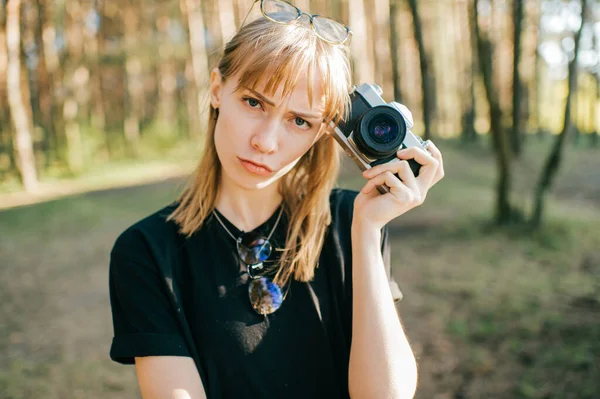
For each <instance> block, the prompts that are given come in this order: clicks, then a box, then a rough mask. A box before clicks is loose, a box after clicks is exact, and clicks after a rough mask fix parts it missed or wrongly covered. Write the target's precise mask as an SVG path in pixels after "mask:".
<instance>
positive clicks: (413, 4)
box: [408, 0, 435, 140]
mask: <svg viewBox="0 0 600 399" xmlns="http://www.w3.org/2000/svg"><path fill="white" fill-rule="evenodd" d="M408 4H409V6H410V11H411V14H412V17H413V30H414V34H415V40H416V42H417V46H418V47H419V64H420V66H421V91H422V93H423V124H424V125H425V134H424V139H425V140H428V139H430V138H431V122H432V114H433V112H434V107H435V83H434V80H433V76H432V74H431V66H430V61H429V55H428V54H427V50H425V43H424V41H423V27H422V25H421V17H420V15H419V9H418V6H417V0H408Z"/></svg>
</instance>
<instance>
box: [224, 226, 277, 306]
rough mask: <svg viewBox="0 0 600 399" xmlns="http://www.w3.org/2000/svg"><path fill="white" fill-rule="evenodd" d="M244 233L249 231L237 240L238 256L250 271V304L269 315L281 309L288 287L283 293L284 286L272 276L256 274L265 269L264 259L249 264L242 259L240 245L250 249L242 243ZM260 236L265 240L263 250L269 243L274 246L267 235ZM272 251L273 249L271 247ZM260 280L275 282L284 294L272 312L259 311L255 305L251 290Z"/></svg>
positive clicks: (247, 270)
mask: <svg viewBox="0 0 600 399" xmlns="http://www.w3.org/2000/svg"><path fill="white" fill-rule="evenodd" d="M244 234H247V233H242V235H240V236H239V237H238V239H237V240H236V249H237V253H238V258H239V259H240V261H242V262H243V263H244V264H245V265H246V272H247V273H248V277H249V278H250V281H249V282H248V297H249V299H250V304H251V305H252V309H254V311H255V312H256V313H258V314H260V315H262V316H267V315H269V314H273V313H275V312H276V311H277V310H278V309H279V307H280V306H281V304H282V303H283V300H284V299H285V297H286V296H287V293H288V290H287V289H286V290H285V293H283V287H280V286H279V284H277V283H275V281H273V280H272V279H271V278H270V277H267V276H263V275H256V274H254V272H255V271H261V270H263V269H264V265H263V262H264V261H263V262H259V263H254V264H249V263H248V262H246V261H245V260H244V259H242V254H241V253H240V247H241V246H242V247H245V248H246V250H248V249H249V248H248V247H247V246H245V245H243V244H242V237H243V236H244ZM260 238H263V239H264V242H263V243H262V245H261V250H262V247H265V246H267V245H269V246H270V247H271V248H272V245H271V243H270V241H269V239H268V238H267V237H265V236H262V237H260ZM271 251H272V249H271ZM259 280H263V281H267V283H265V284H269V283H270V284H273V285H274V286H275V287H277V289H278V291H279V293H280V294H281V295H282V297H281V302H280V303H279V306H277V308H275V309H274V310H273V311H272V312H268V313H267V312H265V313H263V312H261V311H259V309H257V308H256V307H255V306H254V302H253V300H252V293H251V292H252V287H253V285H254V284H255V282H256V283H258V281H259ZM271 299H273V298H271ZM263 307H264V305H261V306H259V308H261V309H262V308H263Z"/></svg>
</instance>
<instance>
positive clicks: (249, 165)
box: [238, 157, 273, 176]
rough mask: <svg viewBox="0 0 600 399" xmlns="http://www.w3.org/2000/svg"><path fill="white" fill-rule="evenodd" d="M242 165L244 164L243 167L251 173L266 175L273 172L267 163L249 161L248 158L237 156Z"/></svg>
mask: <svg viewBox="0 0 600 399" xmlns="http://www.w3.org/2000/svg"><path fill="white" fill-rule="evenodd" d="M238 159H239V160H240V162H241V164H242V166H244V168H246V170H248V171H249V172H251V173H253V174H257V175H262V176H267V175H270V174H272V173H273V170H272V169H271V168H269V167H268V166H267V165H264V164H261V163H258V162H253V161H250V160H248V159H244V158H239V157H238Z"/></svg>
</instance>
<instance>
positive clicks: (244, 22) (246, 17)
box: [240, 0, 261, 27]
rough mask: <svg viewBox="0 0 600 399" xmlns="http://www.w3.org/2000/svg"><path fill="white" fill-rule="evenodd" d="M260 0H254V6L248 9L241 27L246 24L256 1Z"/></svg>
mask: <svg viewBox="0 0 600 399" xmlns="http://www.w3.org/2000/svg"><path fill="white" fill-rule="evenodd" d="M259 1H261V0H254V2H253V3H252V6H251V7H250V9H249V10H248V12H247V13H246V16H245V17H244V20H243V21H242V24H241V25H240V27H242V26H244V25H245V24H246V20H247V19H248V16H249V15H250V12H251V11H252V9H253V8H254V5H255V4H256V3H258V2H259Z"/></svg>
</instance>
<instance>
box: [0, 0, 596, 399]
mask: <svg viewBox="0 0 600 399" xmlns="http://www.w3.org/2000/svg"><path fill="white" fill-rule="evenodd" d="M295 4H296V5H297V6H298V7H300V8H301V9H302V10H304V11H310V12H311V13H313V14H314V13H319V14H322V15H326V16H330V17H332V18H334V19H337V20H339V21H342V22H344V23H345V24H347V25H348V26H349V27H350V28H351V29H352V30H353V32H354V36H353V38H352V41H351V43H350V46H351V50H352V55H353V64H354V79H355V82H356V83H362V82H375V83H378V84H379V85H380V86H381V87H382V88H383V92H384V93H383V96H384V98H385V99H386V100H387V101H391V100H396V101H399V102H402V103H404V104H406V105H407V106H408V107H409V108H410V109H411V110H412V112H413V115H414V119H415V127H414V131H415V133H417V134H420V135H422V136H423V137H427V138H431V139H432V140H434V141H435V142H436V144H437V145H438V146H439V147H440V149H441V150H442V152H443V154H444V160H445V168H446V178H445V179H444V180H443V181H442V182H440V183H439V184H438V185H437V186H436V187H435V188H434V189H432V190H431V192H430V193H429V195H428V198H427V201H426V203H425V204H424V205H423V206H421V207H419V208H417V209H415V210H413V211H411V212H409V213H407V214H406V215H403V216H401V217H400V218H398V219H397V220H395V221H393V222H391V224H390V227H391V232H392V239H393V243H392V248H393V268H394V270H393V273H394V275H395V277H396V280H397V281H398V282H399V284H400V286H401V289H402V291H403V293H404V295H405V298H404V299H403V301H402V302H401V303H400V305H399V309H400V312H401V315H402V320H403V323H404V326H405V329H406V331H407V334H408V336H409V339H410V341H411V343H412V345H413V348H414V350H415V353H416V355H417V357H418V363H419V367H420V384H419V390H418V394H417V397H418V398H424V399H429V398H440V399H462V398H557V399H558V398H560V399H565V398H578V399H592V398H596V399H597V398H600V136H599V135H600V132H599V131H598V130H599V126H600V118H599V117H600V63H599V58H600V47H599V46H600V44H599V41H600V3H599V2H598V0H587V1H586V0H577V1H563V0H511V1H504V0H425V1H423V0H421V1H418V0H348V1H343V0H320V1H309V0H297V1H295ZM251 6H252V0H219V1H216V0H177V1H174V0H163V1H153V0H126V1H116V0H55V1H43V0H8V1H7V0H1V1H0V398H3V399H4V398H11V399H16V398H107V397H110V398H131V397H139V393H138V387H137V382H136V379H135V371H134V368H133V367H127V366H121V365H118V364H116V363H112V362H111V361H110V360H109V358H108V349H109V345H110V341H111V338H112V324H111V315H110V307H109V301H108V292H107V290H108V284H107V278H108V277H107V271H108V255H109V252H110V249H111V247H112V244H113V243H114V240H115V239H116V237H117V235H118V234H119V233H120V232H121V231H122V230H123V229H125V228H126V227H128V226H129V225H131V224H132V223H134V222H135V221H137V220H139V219H140V218H142V217H144V216H146V215H147V214H149V213H151V212H154V211H155V210H158V209H159V208H161V207H163V206H164V205H166V204H168V203H169V202H171V201H172V200H173V199H175V198H176V196H177V194H178V193H179V192H180V190H181V189H182V187H183V183H184V182H185V179H186V177H187V176H188V175H189V174H190V173H191V171H192V170H193V167H194V165H195V163H196V162H197V160H198V159H199V154H200V151H201V149H202V144H203V141H204V140H203V138H204V126H205V123H206V117H207V105H208V102H207V97H206V85H207V82H208V76H209V71H210V70H211V68H212V67H214V65H215V62H216V60H217V58H218V56H219V53H220V51H221V49H222V48H223V46H224V43H225V42H226V41H227V40H228V39H229V38H231V37H232V35H233V34H234V33H235V30H236V28H237V27H238V26H239V25H240V23H241V21H242V20H243V19H244V16H245V15H246V13H247V12H248V10H250V8H251ZM257 12H258V5H256V4H255V5H254V7H253V12H252V13H251V17H250V18H253V16H254V15H256V14H257ZM363 184H364V180H363V179H362V177H361V176H360V174H359V171H358V169H357V168H356V166H354V165H353V164H351V163H349V162H346V163H345V166H344V168H343V171H342V174H341V176H340V180H339V186H341V187H346V188H352V189H360V188H361V187H362V185H363Z"/></svg>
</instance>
